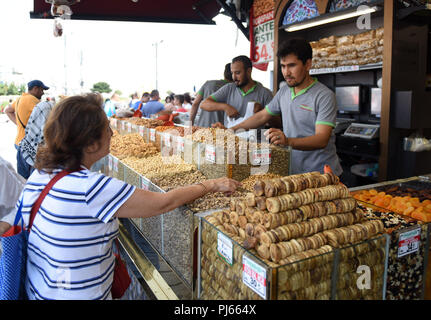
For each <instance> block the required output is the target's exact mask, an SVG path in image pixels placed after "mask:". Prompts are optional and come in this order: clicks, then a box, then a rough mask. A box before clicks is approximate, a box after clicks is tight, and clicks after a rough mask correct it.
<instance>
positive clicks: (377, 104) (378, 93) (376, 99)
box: [371, 88, 382, 117]
mask: <svg viewBox="0 0 431 320" xmlns="http://www.w3.org/2000/svg"><path fill="white" fill-rule="evenodd" d="M381 111H382V89H380V88H371V114H372V115H375V116H376V117H380V114H381Z"/></svg>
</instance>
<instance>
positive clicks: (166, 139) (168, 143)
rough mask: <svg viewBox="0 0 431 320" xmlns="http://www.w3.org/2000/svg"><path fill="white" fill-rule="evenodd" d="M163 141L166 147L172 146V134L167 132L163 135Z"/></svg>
mask: <svg viewBox="0 0 431 320" xmlns="http://www.w3.org/2000/svg"><path fill="white" fill-rule="evenodd" d="M163 143H164V145H165V146H166V147H170V146H171V135H170V134H169V133H165V134H164V135H163Z"/></svg>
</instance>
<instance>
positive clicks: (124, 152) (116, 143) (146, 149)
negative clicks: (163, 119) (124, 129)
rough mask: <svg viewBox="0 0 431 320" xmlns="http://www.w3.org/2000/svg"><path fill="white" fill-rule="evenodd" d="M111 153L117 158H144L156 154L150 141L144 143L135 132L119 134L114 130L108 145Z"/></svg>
mask: <svg viewBox="0 0 431 320" xmlns="http://www.w3.org/2000/svg"><path fill="white" fill-rule="evenodd" d="M110 149H111V153H112V154H113V155H114V156H116V157H117V158H118V159H124V158H126V157H136V158H146V157H149V156H152V155H155V154H157V152H158V151H157V149H156V147H155V146H154V144H152V143H146V142H145V141H144V139H143V138H142V137H141V136H140V135H139V134H137V133H131V134H125V135H120V134H118V133H117V132H114V135H113V136H112V138H111V145H110Z"/></svg>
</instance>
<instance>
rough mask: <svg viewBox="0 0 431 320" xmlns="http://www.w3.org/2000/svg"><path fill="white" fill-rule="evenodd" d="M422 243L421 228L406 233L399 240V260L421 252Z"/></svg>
mask: <svg viewBox="0 0 431 320" xmlns="http://www.w3.org/2000/svg"><path fill="white" fill-rule="evenodd" d="M420 243H421V228H417V229H414V230H410V231H406V232H403V233H401V234H400V237H399V239H398V258H401V257H404V256H406V255H408V254H411V253H413V252H416V251H418V250H419V246H420Z"/></svg>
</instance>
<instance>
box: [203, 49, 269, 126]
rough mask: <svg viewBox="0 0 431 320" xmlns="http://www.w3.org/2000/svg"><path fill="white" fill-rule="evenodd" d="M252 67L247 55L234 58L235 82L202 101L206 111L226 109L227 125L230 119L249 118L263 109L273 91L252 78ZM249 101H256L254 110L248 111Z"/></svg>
mask: <svg viewBox="0 0 431 320" xmlns="http://www.w3.org/2000/svg"><path fill="white" fill-rule="evenodd" d="M252 68H253V65H252V63H251V60H250V59H249V58H248V57H247V56H238V57H235V58H233V59H232V63H231V71H232V79H233V81H234V82H233V83H228V84H226V85H224V86H223V87H221V88H220V89H219V90H217V91H216V92H214V93H213V94H212V95H210V96H209V97H208V98H207V99H205V100H204V101H203V102H202V103H201V105H200V108H201V109H202V110H205V111H224V125H225V126H227V127H229V125H228V124H229V120H233V119H236V118H244V117H245V118H247V117H248V116H251V115H253V113H255V112H258V111H260V110H263V106H266V105H267V104H268V103H269V102H270V101H271V100H272V92H271V91H270V90H269V89H267V88H265V87H264V86H262V84H261V83H259V82H257V81H254V80H253V79H252V78H251V72H252ZM249 102H255V104H254V110H251V112H248V113H247V106H248V103H249ZM249 111H250V110H249ZM228 117H229V118H230V119H228Z"/></svg>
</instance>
